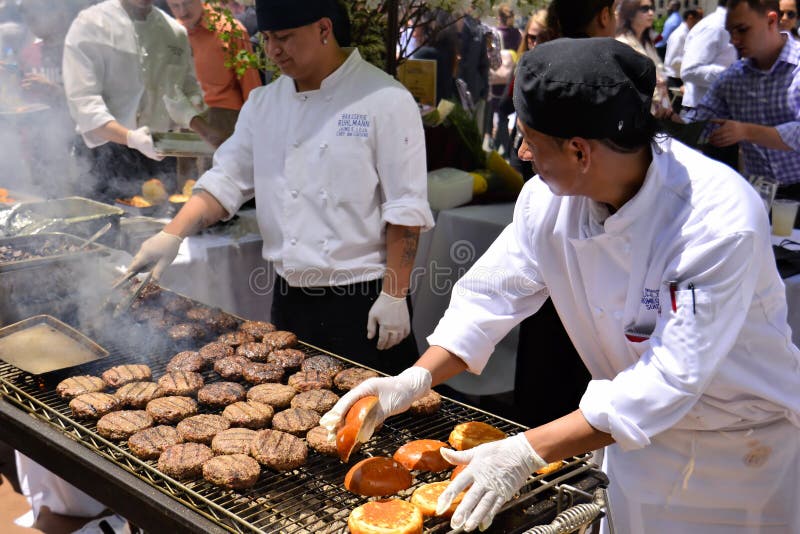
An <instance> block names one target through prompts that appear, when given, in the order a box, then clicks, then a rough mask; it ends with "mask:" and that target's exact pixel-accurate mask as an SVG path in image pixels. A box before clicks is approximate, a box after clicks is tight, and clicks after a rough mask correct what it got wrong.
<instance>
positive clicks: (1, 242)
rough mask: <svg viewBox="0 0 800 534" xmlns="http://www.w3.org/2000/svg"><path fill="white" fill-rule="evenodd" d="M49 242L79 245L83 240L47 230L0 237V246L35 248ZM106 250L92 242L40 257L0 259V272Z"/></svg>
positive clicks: (56, 244) (61, 260)
mask: <svg viewBox="0 0 800 534" xmlns="http://www.w3.org/2000/svg"><path fill="white" fill-rule="evenodd" d="M47 242H49V243H50V244H51V245H54V246H64V247H67V246H70V245H73V246H80V245H82V244H83V242H84V240H83V239H81V238H79V237H75V236H74V235H70V234H65V233H61V232H48V233H42V234H33V235H19V236H14V237H4V238H0V247H3V246H9V247H13V248H17V249H23V250H24V249H36V248H39V247H43V246H45V244H46V243H47ZM105 250H107V249H106V247H104V246H102V245H98V244H97V243H92V244H91V245H89V246H88V247H86V249H84V250H75V251H64V252H61V253H58V254H52V255H49V256H44V257H41V258H31V259H23V260H18V261H2V260H0V272H6V271H14V270H18V269H30V268H34V267H38V266H41V265H46V264H51V263H62V262H64V261H69V260H72V259H75V258H80V257H86V256H94V255H96V254H98V253H101V252H102V251H105Z"/></svg>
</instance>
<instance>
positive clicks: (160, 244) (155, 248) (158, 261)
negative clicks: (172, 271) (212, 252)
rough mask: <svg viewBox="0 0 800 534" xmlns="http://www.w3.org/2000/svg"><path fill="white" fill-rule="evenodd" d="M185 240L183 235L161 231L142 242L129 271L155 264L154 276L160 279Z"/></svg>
mask: <svg viewBox="0 0 800 534" xmlns="http://www.w3.org/2000/svg"><path fill="white" fill-rule="evenodd" d="M182 241H183V238H182V237H178V236H176V235H172V234H168V233H167V232H164V231H161V232H158V233H157V234H156V235H154V236H153V237H151V238H150V239H148V240H147V241H145V242H144V243H142V246H141V247H139V252H137V253H136V256H134V257H133V261H132V262H131V264H130V266H129V267H128V272H129V273H130V272H137V273H138V272H139V271H143V270H145V269H146V268H147V267H149V266H150V265H153V278H154V279H156V280H158V279H159V278H161V273H163V272H164V269H166V268H167V267H169V265H170V264H171V263H172V262H173V261H174V260H175V256H177V255H178V249H179V248H180V246H181V242H182Z"/></svg>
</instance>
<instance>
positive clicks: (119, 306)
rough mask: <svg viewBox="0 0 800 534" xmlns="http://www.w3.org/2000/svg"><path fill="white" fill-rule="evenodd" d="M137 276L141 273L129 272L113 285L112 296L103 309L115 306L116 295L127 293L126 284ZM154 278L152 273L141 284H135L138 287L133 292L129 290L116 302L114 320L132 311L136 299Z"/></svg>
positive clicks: (113, 313)
mask: <svg viewBox="0 0 800 534" xmlns="http://www.w3.org/2000/svg"><path fill="white" fill-rule="evenodd" d="M137 274H139V273H137V272H136V271H128V272H127V273H125V276H123V277H122V278H120V279H119V280H117V281H116V282H114V283H113V284H112V285H111V290H112V295H111V296H110V297H109V298H108V299H107V300H106V301H105V303H104V306H103V307H104V308H106V307H108V306H110V305H112V304H114V302H115V301H114V295H115V294H119V293H122V292H124V291H126V290H125V289H124V288H123V286H124V285H125V283H126V282H128V281H129V280H131V279H132V278H133V277H134V276H136V275H137ZM152 278H153V272H152V271H151V272H149V273H147V274H146V275H145V277H144V280H142V281H141V282H134V284H137V283H138V285H136V287H135V288H134V289H133V290H127V293H123V296H122V298H121V299H120V300H119V301H116V304H115V305H114V311H113V312H112V314H111V316H112V317H113V318H114V319H116V318H117V317H119V316H120V315H122V314H123V313H125V312H127V311H128V309H130V307H131V304H133V303H134V301H136V298H137V297H138V296H139V295H140V294H141V292H142V290H143V289H144V287H145V286H146V285H147V284H149V283H150V280H151V279H152Z"/></svg>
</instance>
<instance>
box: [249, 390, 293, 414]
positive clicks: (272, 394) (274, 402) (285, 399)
mask: <svg viewBox="0 0 800 534" xmlns="http://www.w3.org/2000/svg"><path fill="white" fill-rule="evenodd" d="M295 395H297V390H296V389H294V388H293V387H292V386H285V385H283V384H260V385H258V386H253V387H251V388H250V389H249V390H248V391H247V400H251V401H256V402H263V403H264V404H269V405H270V406H272V407H273V408H286V407H287V406H289V403H290V402H292V398H294V396H295Z"/></svg>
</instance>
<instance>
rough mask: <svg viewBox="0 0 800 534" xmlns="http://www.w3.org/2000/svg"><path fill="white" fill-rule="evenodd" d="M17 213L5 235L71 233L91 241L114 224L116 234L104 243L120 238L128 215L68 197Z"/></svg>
mask: <svg viewBox="0 0 800 534" xmlns="http://www.w3.org/2000/svg"><path fill="white" fill-rule="evenodd" d="M12 209H14V210H15V211H16V213H14V214H13V215H12V216H10V217H9V218H8V220H7V221H6V224H5V225H4V227H3V228H2V230H3V231H4V232H3V233H4V234H5V235H28V234H37V233H42V232H45V231H47V232H53V231H67V232H68V233H70V234H73V235H77V236H82V237H89V236H90V235H92V234H93V233H95V232H96V231H97V230H99V229H100V228H101V227H102V226H103V225H105V224H106V223H108V222H110V223H111V224H112V225H113V227H112V231H111V232H109V233H108V234H106V236H104V239H103V240H102V241H103V242H109V243H110V242H112V241H113V239H115V238H116V233H117V232H116V230H117V228H119V219H120V218H121V217H122V214H123V213H124V211H123V210H121V209H120V208H117V207H114V206H110V205H108V204H103V203H102V202H97V201H94V200H90V199H88V198H83V197H67V198H59V199H53V200H42V201H39V202H23V203H21V204H18V205H15V206H14V208H12Z"/></svg>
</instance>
